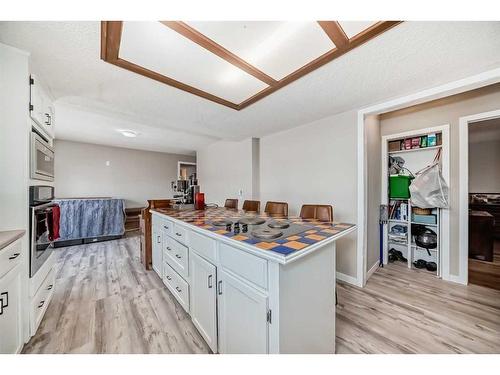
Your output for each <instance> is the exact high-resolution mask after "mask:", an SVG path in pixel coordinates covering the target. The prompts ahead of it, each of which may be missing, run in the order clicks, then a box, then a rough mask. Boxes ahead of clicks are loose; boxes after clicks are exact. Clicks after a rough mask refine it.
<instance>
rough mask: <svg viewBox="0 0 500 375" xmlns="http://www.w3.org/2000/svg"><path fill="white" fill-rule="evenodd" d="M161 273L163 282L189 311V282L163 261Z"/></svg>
mask: <svg viewBox="0 0 500 375" xmlns="http://www.w3.org/2000/svg"><path fill="white" fill-rule="evenodd" d="M163 273H164V278H163V283H164V284H165V285H166V286H167V288H168V289H169V290H170V291H171V292H172V294H173V295H174V297H175V298H176V299H177V301H179V303H180V304H181V306H182V307H183V308H184V310H186V312H187V313H189V284H188V283H187V282H186V281H185V280H184V279H183V278H182V277H181V276H180V275H179V274H178V273H177V272H175V270H174V269H173V268H172V267H170V265H169V264H168V263H163Z"/></svg>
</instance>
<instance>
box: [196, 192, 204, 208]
mask: <svg viewBox="0 0 500 375" xmlns="http://www.w3.org/2000/svg"><path fill="white" fill-rule="evenodd" d="M194 209H195V210H203V209H205V193H196V194H195V195H194Z"/></svg>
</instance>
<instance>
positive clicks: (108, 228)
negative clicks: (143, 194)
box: [55, 199, 125, 241]
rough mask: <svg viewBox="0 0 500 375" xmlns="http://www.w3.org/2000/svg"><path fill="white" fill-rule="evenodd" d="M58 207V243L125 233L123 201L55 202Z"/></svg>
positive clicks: (72, 200)
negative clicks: (59, 213)
mask: <svg viewBox="0 0 500 375" xmlns="http://www.w3.org/2000/svg"><path fill="white" fill-rule="evenodd" d="M55 203H57V204H58V205H59V207H61V218H60V221H59V235H60V238H59V241H64V240H72V239H80V238H89V237H100V236H114V235H122V234H123V233H124V232H125V205H124V203H123V199H56V200H55Z"/></svg>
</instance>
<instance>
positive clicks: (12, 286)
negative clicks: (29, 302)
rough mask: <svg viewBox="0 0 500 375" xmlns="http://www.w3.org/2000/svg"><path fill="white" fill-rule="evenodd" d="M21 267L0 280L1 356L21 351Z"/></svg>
mask: <svg viewBox="0 0 500 375" xmlns="http://www.w3.org/2000/svg"><path fill="white" fill-rule="evenodd" d="M21 345H22V338H21V267H20V266H17V267H16V268H14V269H12V270H11V271H10V272H9V273H7V274H6V275H5V276H4V277H2V278H1V279H0V354H6V353H10V354H12V353H17V352H18V351H19V350H20V349H21Z"/></svg>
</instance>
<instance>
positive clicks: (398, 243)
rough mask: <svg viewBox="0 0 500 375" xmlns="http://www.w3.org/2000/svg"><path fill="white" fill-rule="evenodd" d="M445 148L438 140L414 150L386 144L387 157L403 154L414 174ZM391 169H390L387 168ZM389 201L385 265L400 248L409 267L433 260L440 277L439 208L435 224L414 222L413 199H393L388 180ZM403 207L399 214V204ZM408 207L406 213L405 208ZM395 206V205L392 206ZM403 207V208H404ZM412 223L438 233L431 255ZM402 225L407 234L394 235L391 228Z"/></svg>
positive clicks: (399, 139)
mask: <svg viewBox="0 0 500 375" xmlns="http://www.w3.org/2000/svg"><path fill="white" fill-rule="evenodd" d="M426 135H427V134H415V135H412V136H408V137H404V138H395V139H390V140H388V143H389V142H395V141H399V142H401V141H403V143H404V140H405V139H407V138H418V137H422V136H426ZM436 135H437V137H438V142H442V141H441V140H442V134H441V133H437V134H436ZM441 147H442V144H441V143H438V144H437V145H435V146H431V147H421V148H411V149H403V150H394V151H389V149H390V148H389V147H387V150H388V151H387V160H389V156H393V157H394V156H400V157H402V158H403V159H405V165H404V166H405V167H406V168H408V169H409V170H410V171H411V172H412V173H413V174H415V173H416V172H417V171H419V170H420V169H422V168H424V167H425V166H427V165H430V164H431V163H432V161H433V160H434V157H435V156H436V153H437V152H438V150H439V149H440V148H441ZM388 171H389V168H388ZM386 178H387V180H389V178H390V175H389V173H387V176H386ZM387 187H388V189H387V192H386V194H387V203H388V209H389V220H388V222H387V225H386V230H385V235H386V240H385V241H384V247H383V250H384V254H383V255H384V257H383V260H384V264H387V260H388V252H389V250H390V249H391V248H394V249H395V250H399V251H401V252H402V253H403V256H404V257H405V258H406V259H407V266H408V268H410V269H416V268H415V266H414V265H413V262H414V261H416V260H418V259H423V260H425V261H428V262H429V261H432V262H435V263H436V264H437V271H435V272H433V273H434V274H436V276H437V277H441V275H442V264H441V230H440V227H441V212H440V211H441V210H440V209H438V208H433V209H432V210H431V214H432V215H435V217H436V223H435V224H430V223H429V224H428V223H421V222H415V221H413V215H412V209H413V207H412V204H411V201H410V199H404V198H391V197H390V192H389V181H388V182H387ZM398 206H399V207H400V210H399V213H398V210H397V207H398ZM405 206H406V215H404V213H405V209H404V207H405ZM393 207H396V208H394V209H393ZM401 207H403V209H401ZM412 224H419V225H423V226H425V227H426V228H429V229H431V230H432V231H434V232H435V233H436V235H437V247H436V248H435V249H429V252H430V254H431V255H429V253H428V251H427V249H425V248H423V247H419V246H418V245H417V244H416V243H415V236H414V235H413V234H412V231H411V226H412ZM396 225H400V226H403V227H405V228H406V234H404V235H399V236H395V235H393V234H391V229H392V228H393V227H394V226H396ZM422 270H423V271H424V272H429V273H431V271H427V270H426V269H425V268H424V269H422Z"/></svg>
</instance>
